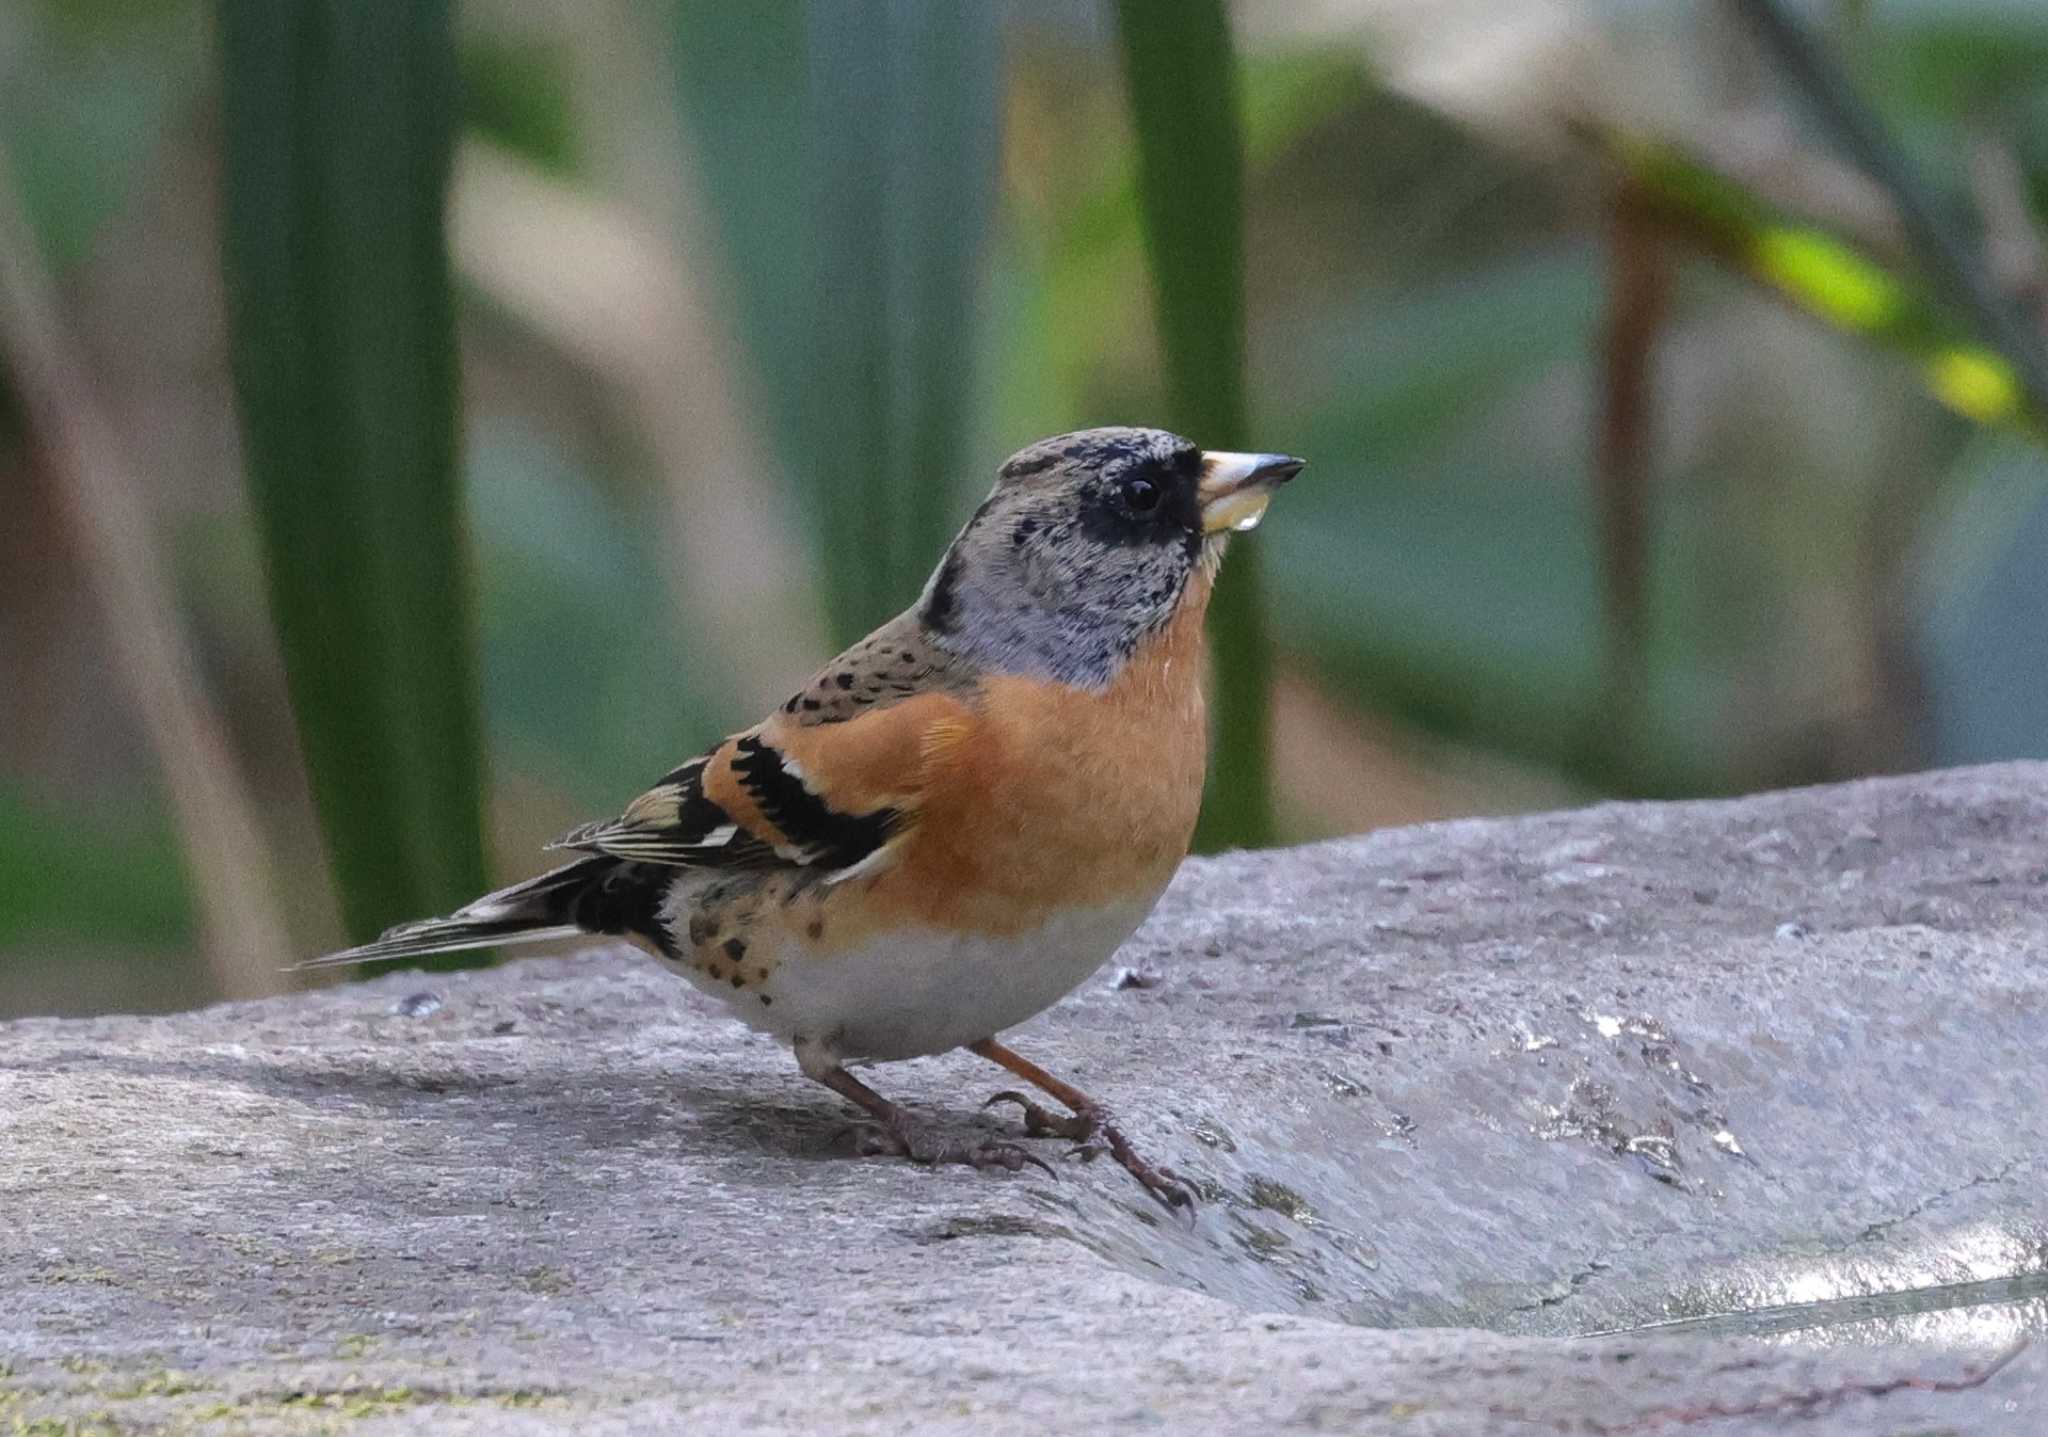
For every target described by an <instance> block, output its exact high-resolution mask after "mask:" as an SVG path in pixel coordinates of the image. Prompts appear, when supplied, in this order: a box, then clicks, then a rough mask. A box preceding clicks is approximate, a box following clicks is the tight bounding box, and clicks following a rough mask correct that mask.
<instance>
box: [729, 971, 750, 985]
mask: <svg viewBox="0 0 2048 1437" xmlns="http://www.w3.org/2000/svg"><path fill="white" fill-rule="evenodd" d="M732 986H733V987H735V988H744V987H746V986H747V979H746V975H745V974H742V973H735V974H733V975H732Z"/></svg>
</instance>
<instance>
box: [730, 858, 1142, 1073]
mask: <svg viewBox="0 0 2048 1437" xmlns="http://www.w3.org/2000/svg"><path fill="white" fill-rule="evenodd" d="M1156 901H1157V900H1156V898H1146V899H1144V900H1142V901H1129V902H1124V903H1117V904H1111V905H1109V906H1106V907H1102V908H1091V909H1083V910H1077V911H1074V912H1070V913H1065V914H1062V915H1060V916H1059V917H1058V918H1055V919H1053V920H1052V921H1050V922H1048V923H1047V924H1045V925H1044V926H1043V927H1041V928H1039V929H1038V930H1036V931H1035V932H1031V933H1024V934H1016V935H1011V936H995V935H988V934H961V933H942V932H939V931H936V930H933V929H921V928H910V929H903V930H899V931H897V932H895V933H892V934H888V935H885V936H877V937H875V938H873V939H870V940H868V941H866V942H864V943H862V944H861V945H860V946H858V947H854V948H849V949H845V950H842V951H840V952H837V953H831V954H828V955H813V954H811V953H808V952H805V951H801V950H799V951H794V952H788V953H785V954H783V955H780V961H779V962H777V963H776V965H775V968H774V971H773V972H772V973H770V975H769V977H768V980H767V982H766V983H764V984H762V985H761V987H760V988H759V990H758V992H759V993H763V994H766V995H767V996H768V997H769V998H770V999H771V1000H772V1002H769V1003H766V1004H764V1003H762V1002H761V1001H760V1000H759V997H758V996H756V995H755V994H753V993H749V994H746V995H744V996H741V995H735V994H733V993H732V991H731V990H730V989H729V988H726V987H725V986H724V985H722V984H718V983H713V982H710V981H707V980H705V979H703V978H701V977H699V976H698V975H695V974H691V975H689V976H691V977H692V979H693V981H696V983H697V985H698V986H699V987H700V988H702V989H703V990H704V991H705V992H707V993H714V994H717V995H718V996H719V997H721V998H725V999H728V1000H730V1001H731V1002H732V1003H733V1005H734V1007H735V1009H736V1011H737V1012H738V1014H739V1016H740V1017H742V1018H744V1019H745V1020H746V1021H747V1022H748V1023H749V1024H751V1025H753V1026H754V1027H756V1028H760V1029H763V1030H765V1031H767V1032H771V1033H775V1034H778V1035H780V1036H781V1037H784V1038H787V1039H789V1040H791V1041H792V1042H794V1041H795V1040H797V1039H799V1038H802V1039H808V1040H811V1041H813V1042H816V1043H819V1044H821V1045H823V1046H825V1047H826V1048H828V1049H830V1050H831V1051H833V1052H834V1053H836V1054H837V1055H838V1056H839V1057H841V1058H846V1059H858V1058H874V1059H896V1058H917V1057H923V1056H925V1055H926V1054H929V1053H944V1052H948V1051H950V1050H952V1049H954V1048H957V1047H960V1046H961V1045H962V1044H965V1043H973V1042H978V1041H979V1040H981V1039H983V1038H991V1037H994V1036H995V1035H996V1034H997V1033H999V1032H1001V1031H1002V1030H1003V1029H1005V1028H1010V1027H1014V1026H1016V1025H1017V1024H1019V1023H1021V1022H1023V1021H1024V1020H1025V1019H1027V1018H1029V1017H1031V1016H1033V1015H1034V1014H1037V1013H1042V1012H1044V1011H1045V1010H1046V1009H1047V1008H1050V1007H1051V1006H1052V1005H1053V1004H1054V1003H1056V1002H1058V1001H1059V1000H1060V999H1061V998H1063V997H1064V996H1066V995H1067V994H1068V993H1070V992H1072V991H1073V990H1074V988H1076V987H1077V986H1079V984H1080V983H1081V981H1082V980H1083V979H1085V978H1086V977H1087V976H1088V975H1089V974H1090V973H1093V972H1094V971H1095V970H1096V969H1097V968H1100V967H1101V966H1102V964H1103V962H1104V961H1105V960H1107V959H1108V957H1109V955H1110V954H1112V953H1114V952H1115V951H1116V950H1117V947H1118V945H1119V944H1121V943H1122V942H1123V941H1124V939H1126V938H1128V937H1130V936H1131V934H1132V933H1134V932H1136V931H1137V928H1138V925H1139V924H1140V923H1142V922H1144V921H1145V915H1146V914H1147V913H1149V912H1151V911H1152V905H1153V904H1154V903H1155V902H1156Z"/></svg>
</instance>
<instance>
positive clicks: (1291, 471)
mask: <svg viewBox="0 0 2048 1437" xmlns="http://www.w3.org/2000/svg"><path fill="white" fill-rule="evenodd" d="M1306 468H1308V460H1306V459H1296V458H1295V457H1294V456H1293V455H1291V454H1275V455H1274V456H1273V457H1272V458H1271V459H1270V460H1268V461H1267V462H1266V463H1264V464H1261V465H1260V466H1259V472H1258V477H1259V478H1261V479H1263V480H1265V481H1266V482H1267V483H1268V484H1275V485H1278V484H1285V483H1286V482H1287V481H1288V480H1290V479H1292V478H1293V477H1294V476H1295V475H1297V474H1299V473H1300V472H1301V471H1302V470H1304V469H1306Z"/></svg>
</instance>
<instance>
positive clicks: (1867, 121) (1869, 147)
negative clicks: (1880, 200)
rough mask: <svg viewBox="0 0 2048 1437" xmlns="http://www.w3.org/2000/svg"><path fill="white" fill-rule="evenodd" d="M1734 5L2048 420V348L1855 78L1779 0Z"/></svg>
mask: <svg viewBox="0 0 2048 1437" xmlns="http://www.w3.org/2000/svg"><path fill="white" fill-rule="evenodd" d="M1729 3H1731V4H1732V5H1733V6H1734V7H1735V10H1736V13H1737V14H1739V15H1740V16H1741V17H1742V18H1743V20H1744V21H1746V22H1747V23H1748V24H1749V26H1750V28H1751V29H1752V30H1754V31H1755V32H1756V34H1757V36H1758V38H1759V39H1761V40H1762V41H1763V43H1764V44H1765V45H1766V46H1767V47H1768V48H1769V49H1770V51H1771V52H1772V54H1773V55H1775V56H1776V57H1777V60H1778V63H1779V64H1780V65H1781V66H1782V67H1783V68H1784V70H1785V72H1786V74H1787V75H1788V76H1790V77H1791V79H1792V82H1793V84H1794V85H1795V86H1796V88H1797V89H1798V91H1799V94H1800V96H1801V97H1802V98H1803V99H1804V100H1805V101H1806V102H1807V104H1808V105H1809V106H1810V107H1811V108H1812V109H1813V111H1814V112H1815V114H1816V115H1817V116H1818V117H1819V118H1820V119H1821V120H1822V121H1823V122H1824V123H1825V124H1826V125H1827V127H1828V128H1829V129H1831V130H1832V131H1834V133H1835V137H1836V139H1837V141H1838V142H1839V143H1840V145H1841V146H1842V148H1843V149H1845V150H1846V151H1848V153H1849V155H1850V157H1851V158H1852V159H1853V160H1855V162H1856V163H1857V164H1858V165H1860V166H1861V167H1862V168H1863V170H1864V172H1865V173H1866V174H1868V175H1869V176H1870V178H1871V179H1873V180H1875V181H1877V183H1878V184H1879V185H1881V186H1883V187H1884V190H1885V192H1886V193H1887V194H1889V195H1890V196H1891V199H1892V203H1893V204H1894V205H1895V206H1896V207H1897V209H1898V213H1899V221H1900V223H1901V224H1902V225H1903V226H1904V227H1905V231H1906V235H1907V237H1908V239H1909V240H1910V241H1911V243H1912V246H1913V250H1914V252H1915V254H1916V256H1917V257H1918V259H1919V260H1920V262H1921V264H1922V265H1923V266H1924V267H1925V269H1926V270H1927V271H1928V273H1929V274H1930V275H1931V276H1932V277H1933V279H1934V281H1935V283H1936V284H1937V285H1939V286H1940V287H1941V289H1943V290H1944V291H1946V292H1947V297H1948V298H1949V300H1950V301H1951V302H1952V303H1953V304H1955V305H1956V306H1957V307H1958V308H1959V309H1960V310H1961V311H1962V312H1963V313H1965V314H1967V315H1969V316H1970V318H1971V320H1972V322H1973V323H1974V324H1975V326H1976V328H1977V331H1978V332H1979V333H1980V334H1981V335H1982V336H1983V337H1984V339H1985V340H1986V341H1987V342H1988V343H1989V344H1990V345H1991V346H1992V347H1993V348H1995V349H1996V350H1998V352H1999V353H2000V354H2001V355H2002V356H2003V357H2004V359H2005V361H2006V363H2007V364H2009V365H2010V366H2011V367H2012V370H2013V373H2014V375H2015V376H2016V377H2017V379H2018V382H2019V385H2020V388H2021V389H2022V390H2023V391H2025V393H2026V396H2027V408H2028V409H2030V410H2031V411H2032V412H2033V413H2034V414H2035V415H2037V416H2040V415H2048V350H2044V346H2043V341H2042V339H2041V337H2040V336H2039V335H2037V334H2035V333H2033V332H2032V331H2030V330H2029V329H2028V328H2027V326H2026V325H2025V324H2023V323H2022V322H2021V321H2020V318H2019V316H2018V315H2017V314H2016V313H2015V312H2014V310H2013V307H2012V306H2011V305H2010V304H2008V303H2006V301H2005V298H2004V296H2002V295H2001V294H1999V292H1998V289H1997V286H1996V285H1994V284H1993V283H1992V282H1991V277H1990V275H1989V273H1988V272H1987V271H1986V268H1985V266H1984V264H1983V262H1982V260H1981V258H1980V257H1979V256H1978V254H1977V253H1976V251H1975V249H1974V248H1973V247H1972V246H1971V244H1970V243H1969V242H1968V241H1966V240H1965V239H1964V238H1963V236H1962V235H1961V234H1960V233H1959V232H1958V231H1957V229H1956V227H1955V226H1954V225H1953V224H1952V223H1950V222H1949V220H1948V219H1947V217H1946V216H1945V215H1944V214H1943V213H1942V211H1941V208H1940V206H1939V205H1938V204H1937V203H1936V201H1935V199H1934V197H1933V195H1932V194H1931V193H1930V192H1929V191H1928V189H1927V186H1926V185H1925V184H1924V183H1923V182H1922V181H1921V179H1920V177H1919V176H1918V175H1917V174H1915V173H1914V172H1913V169H1912V167H1911V166H1910V165H1909V164H1908V163H1907V162H1906V158H1905V156H1904V155H1903V154H1902V153H1901V152H1900V150H1899V147H1898V146H1897V145H1896V144H1895V143H1893V142H1892V140H1891V138H1890V136H1888V135H1887V134H1886V133H1885V129H1884V125H1883V123H1882V122H1881V121H1880V120H1879V119H1878V117H1877V115H1876V114H1875V112H1873V111H1872V110H1871V108H1870V107H1869V106H1868V105H1867V104H1865V103H1864V101H1863V98H1862V97H1861V96H1860V95H1859V94H1858V93H1857V92H1856V89H1855V87H1854V86H1853V85H1851V84H1850V82H1849V80H1848V77H1847V76H1845V75H1844V74H1843V73H1842V71H1841V68H1840V67H1839V66H1838V65H1836V64H1835V63H1834V61H1833V60H1832V59H1831V58H1830V57H1829V56H1828V54H1827V53H1826V51H1824V50H1823V49H1822V48H1821V47H1820V46H1819V45H1818V44H1817V43H1815V41H1814V39H1813V37H1812V36H1811V35H1809V34H1808V33H1807V31H1806V29H1805V28H1804V27H1803V26H1802V25H1801V24H1800V23H1799V22H1798V21H1797V20H1794V19H1793V18H1792V16H1791V15H1790V14H1789V13H1787V11H1786V10H1785V8H1784V6H1783V5H1782V4H1781V3H1780V2H1779V0H1729Z"/></svg>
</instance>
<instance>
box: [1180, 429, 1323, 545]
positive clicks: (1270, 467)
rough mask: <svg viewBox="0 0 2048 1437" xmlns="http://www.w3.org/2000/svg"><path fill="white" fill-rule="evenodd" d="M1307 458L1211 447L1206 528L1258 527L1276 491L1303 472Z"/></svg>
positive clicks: (1204, 486)
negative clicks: (1239, 451) (1238, 452)
mask: <svg viewBox="0 0 2048 1437" xmlns="http://www.w3.org/2000/svg"><path fill="white" fill-rule="evenodd" d="M1306 463H1307V461H1306V460H1302V459H1292V458H1289V457H1288V456H1287V455H1285V454H1233V453H1231V452H1230V451H1229V450H1226V449H1211V450H1208V451H1206V452H1204V453H1203V455H1202V481H1201V483H1200V484H1198V485H1197V486H1196V487H1195V496H1196V497H1197V498H1198V499H1199V500H1200V501H1201V504H1202V530H1203V532H1204V533H1209V534H1222V533H1226V532H1229V531H1231V530H1236V531H1237V532H1239V533H1242V532H1243V531H1244V530H1246V529H1256V528H1257V527H1258V525H1259V520H1261V519H1263V518H1265V517H1266V505H1267V504H1268V503H1270V502H1271V501H1272V498H1273V491H1274V490H1275V489H1277V488H1279V487H1280V486H1281V485H1282V484H1285V483H1286V482H1287V481H1288V480H1289V479H1292V478H1293V477H1294V476H1295V475H1297V474H1299V473H1300V472H1301V471H1302V468H1303V466H1304V465H1305V464H1306Z"/></svg>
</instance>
